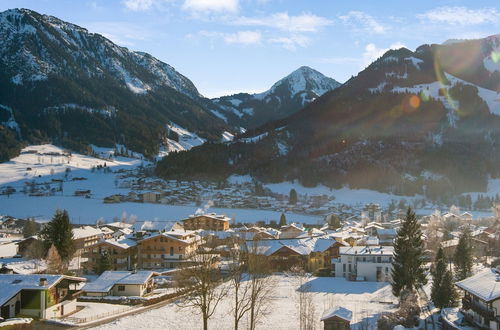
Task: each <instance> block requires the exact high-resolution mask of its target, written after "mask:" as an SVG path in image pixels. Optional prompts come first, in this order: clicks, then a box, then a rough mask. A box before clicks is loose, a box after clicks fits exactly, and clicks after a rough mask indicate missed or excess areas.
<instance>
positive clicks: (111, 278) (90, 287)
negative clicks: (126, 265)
mask: <svg viewBox="0 0 500 330" xmlns="http://www.w3.org/2000/svg"><path fill="white" fill-rule="evenodd" d="M155 274H156V273H155V272H152V271H147V270H140V271H137V272H135V273H133V272H127V271H112V270H108V271H105V272H104V273H102V274H101V276H99V277H98V278H97V279H96V280H95V281H93V282H90V283H87V284H85V285H84V287H83V288H82V291H83V292H104V293H106V292H109V291H110V290H111V289H112V288H113V286H114V285H116V284H121V285H126V284H128V285H132V284H135V285H140V284H144V283H146V282H147V281H148V280H149V278H150V277H151V276H153V275H155Z"/></svg>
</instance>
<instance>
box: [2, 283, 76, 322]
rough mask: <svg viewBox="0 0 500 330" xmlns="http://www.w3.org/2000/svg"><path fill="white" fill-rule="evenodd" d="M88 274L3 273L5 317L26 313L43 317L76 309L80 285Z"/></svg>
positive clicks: (3, 311) (51, 316)
mask: <svg viewBox="0 0 500 330" xmlns="http://www.w3.org/2000/svg"><path fill="white" fill-rule="evenodd" d="M85 281H86V279H85V278H81V277H73V276H66V275H47V274H30V275H21V274H2V275H0V287H1V290H0V307H1V317H2V318H4V319H8V318H13V317H17V316H19V315H26V316H31V317H36V318H41V319H50V318H54V317H60V316H63V315H66V314H68V313H71V312H73V311H75V309H76V299H74V298H73V296H72V295H73V293H75V292H77V288H78V285H79V284H81V283H83V282H85Z"/></svg>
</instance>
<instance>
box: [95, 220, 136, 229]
mask: <svg viewBox="0 0 500 330" xmlns="http://www.w3.org/2000/svg"><path fill="white" fill-rule="evenodd" d="M106 226H109V227H115V228H132V224H130V223H125V222H119V221H117V222H110V223H105V224H103V225H102V226H101V227H106Z"/></svg>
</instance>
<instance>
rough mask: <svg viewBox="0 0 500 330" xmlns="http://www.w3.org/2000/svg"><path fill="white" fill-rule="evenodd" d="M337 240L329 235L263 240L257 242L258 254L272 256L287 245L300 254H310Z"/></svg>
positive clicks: (324, 248) (327, 246)
mask: <svg viewBox="0 0 500 330" xmlns="http://www.w3.org/2000/svg"><path fill="white" fill-rule="evenodd" d="M335 243H337V241H336V240H334V239H331V238H328V237H326V236H325V237H308V238H292V239H271V240H262V241H259V242H258V243H256V247H255V250H254V251H252V252H254V253H256V254H261V255H266V256H270V255H272V254H273V253H275V252H276V251H278V250H279V249H281V248H282V247H287V248H289V249H290V250H292V251H294V252H296V253H298V254H300V255H309V254H310V253H311V252H323V251H325V250H327V249H328V248H330V247H331V246H332V245H333V244H335Z"/></svg>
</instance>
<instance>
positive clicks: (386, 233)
mask: <svg viewBox="0 0 500 330" xmlns="http://www.w3.org/2000/svg"><path fill="white" fill-rule="evenodd" d="M397 235H398V232H397V231H396V229H394V228H388V229H386V228H383V229H380V228H377V238H378V240H379V242H380V245H393V244H394V239H395V238H396V236H397Z"/></svg>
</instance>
